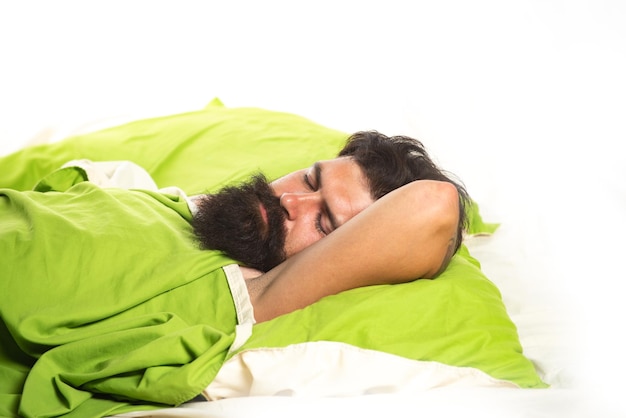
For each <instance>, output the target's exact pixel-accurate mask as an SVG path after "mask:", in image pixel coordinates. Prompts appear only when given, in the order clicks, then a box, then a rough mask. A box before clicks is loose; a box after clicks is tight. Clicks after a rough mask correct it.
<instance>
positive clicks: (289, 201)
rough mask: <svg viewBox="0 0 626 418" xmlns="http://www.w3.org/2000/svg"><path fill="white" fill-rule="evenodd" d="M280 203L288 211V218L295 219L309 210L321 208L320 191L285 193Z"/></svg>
mask: <svg viewBox="0 0 626 418" xmlns="http://www.w3.org/2000/svg"><path fill="white" fill-rule="evenodd" d="M280 205H281V206H282V207H283V209H285V212H287V219H289V220H294V219H296V218H298V217H299V216H301V215H302V214H303V213H305V212H306V211H308V210H311V209H317V208H319V205H320V196H319V195H318V193H283V194H282V195H281V196H280Z"/></svg>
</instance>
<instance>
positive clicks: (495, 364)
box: [231, 246, 547, 388]
mask: <svg viewBox="0 0 626 418" xmlns="http://www.w3.org/2000/svg"><path fill="white" fill-rule="evenodd" d="M314 341H336V342H341V343H346V344H350V345H353V346H357V347H361V348H364V349H373V350H379V351H383V352H386V353H390V354H395V355H398V356H402V357H405V358H407V359H413V360H422V361H435V362H440V363H443V364H447V365H451V366H458V367H472V368H476V369H479V370H481V371H483V372H485V373H487V374H488V375H490V376H491V377H493V378H495V379H499V380H504V381H507V382H511V383H514V384H516V385H518V386H520V387H527V388H531V387H532V388H538V387H546V386H547V385H546V384H544V383H543V382H542V381H541V379H540V378H539V377H538V375H537V373H536V371H535V368H534V366H533V364H532V363H531V362H530V360H528V359H527V358H526V357H525V356H524V355H523V353H522V347H521V345H520V342H519V339H518V334H517V328H516V327H515V325H514V324H513V322H512V321H511V320H510V318H509V316H508V314H507V312H506V309H505V306H504V304H503V303H502V298H501V295H500V292H499V290H498V289H497V288H496V286H495V285H494V284H493V283H492V282H491V281H489V280H488V279H487V278H486V277H485V275H484V274H483V273H482V272H481V270H480V264H479V263H478V261H477V260H476V259H474V258H473V257H471V256H470V254H469V252H468V250H467V248H466V247H465V246H462V248H461V250H460V251H459V253H458V254H457V255H455V256H454V257H453V259H452V261H451V263H450V266H449V267H448V268H447V269H446V270H445V271H444V272H443V273H442V274H441V275H440V276H439V277H438V278H437V279H436V280H417V281H414V282H410V283H405V284H400V285H381V286H369V287H363V288H359V289H353V290H349V291H347V292H343V293H340V294H338V295H334V296H329V297H326V298H324V299H322V300H321V301H319V302H318V303H315V304H313V305H311V306H308V307H306V308H304V309H301V310H299V311H296V312H293V313H291V314H288V315H285V316H281V317H278V318H275V319H273V320H271V321H268V322H264V323H261V324H257V325H255V327H254V333H253V335H252V337H251V338H250V339H249V340H248V341H247V342H246V344H245V345H244V346H243V347H242V348H241V349H240V350H239V351H238V352H237V354H240V353H242V352H245V351H247V350H254V349H258V348H261V347H287V346H289V345H290V344H298V343H306V342H314ZM337 349H341V348H340V346H338V347H337ZM231 357H232V356H231ZM273 359H274V360H276V362H277V363H278V362H280V356H277V355H274V356H273ZM266 361H267V360H266ZM301 363H302V364H306V363H307V362H306V359H301ZM265 366H266V367H268V368H269V366H268V365H265Z"/></svg>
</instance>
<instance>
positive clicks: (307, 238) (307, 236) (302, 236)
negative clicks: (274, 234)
mask: <svg viewBox="0 0 626 418" xmlns="http://www.w3.org/2000/svg"><path fill="white" fill-rule="evenodd" d="M321 238H322V236H321V235H320V234H319V233H318V232H317V230H314V231H311V230H310V229H309V228H304V227H303V225H294V227H293V228H291V229H289V230H288V231H287V236H286V237H285V254H286V256H287V257H291V256H292V255H294V254H297V253H299V252H300V251H302V250H304V249H305V248H306V247H308V246H310V245H312V244H314V243H315V242H317V241H319V240H320V239H321Z"/></svg>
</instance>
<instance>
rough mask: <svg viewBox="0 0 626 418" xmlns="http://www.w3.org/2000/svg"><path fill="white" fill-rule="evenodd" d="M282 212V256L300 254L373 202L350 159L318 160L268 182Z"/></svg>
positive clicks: (362, 178) (365, 182)
mask: <svg viewBox="0 0 626 418" xmlns="http://www.w3.org/2000/svg"><path fill="white" fill-rule="evenodd" d="M271 186H272V189H273V190H274V194H275V196H277V197H278V198H279V199H280V205H281V207H282V208H283V210H284V211H285V214H286V220H285V234H286V235H285V254H286V256H287V257H291V256H292V255H294V254H296V253H298V252H300V251H302V250H303V249H305V248H306V247H308V246H309V245H311V244H313V243H314V242H316V241H318V240H320V239H321V238H323V237H325V236H326V235H328V234H330V233H331V232H332V231H334V230H335V229H337V228H338V227H340V226H341V225H343V224H344V223H346V222H347V221H348V220H349V219H351V218H352V217H354V216H355V215H356V214H358V213H359V212H361V211H362V210H363V209H365V208H366V207H368V206H369V205H371V204H372V203H373V199H372V197H371V195H370V191H369V187H368V185H367V179H366V177H365V174H364V173H363V170H361V167H359V165H358V164H357V163H356V162H354V160H352V159H351V158H349V157H342V158H335V159H333V160H325V161H319V162H317V163H315V164H314V165H313V166H311V167H309V168H306V169H303V170H299V171H295V172H293V173H291V174H288V175H286V176H284V177H281V178H279V179H277V180H275V181H273V182H272V183H271Z"/></svg>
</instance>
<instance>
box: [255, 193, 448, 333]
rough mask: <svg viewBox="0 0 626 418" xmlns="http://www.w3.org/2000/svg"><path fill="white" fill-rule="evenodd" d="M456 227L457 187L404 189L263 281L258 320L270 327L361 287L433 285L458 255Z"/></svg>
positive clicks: (370, 208)
mask: <svg viewBox="0 0 626 418" xmlns="http://www.w3.org/2000/svg"><path fill="white" fill-rule="evenodd" d="M457 224H458V195H457V193H456V189H455V188H454V186H452V185H450V184H449V183H441V182H434V181H418V182H414V183H411V184H409V185H406V186H404V187H402V188H400V189H398V190H396V191H394V192H392V193H389V194H388V195H387V196H384V197H383V198H381V199H379V200H378V201H377V202H375V203H374V204H372V205H371V206H370V207H369V208H367V209H365V210H364V211H363V212H361V213H360V214H358V215H357V216H355V217H354V218H353V219H351V220H350V221H349V222H347V223H346V224H345V225H343V226H342V227H341V228H339V229H337V230H336V231H334V232H333V233H332V234H330V235H329V236H328V237H326V238H324V239H322V240H320V241H319V242H317V243H315V244H314V245H312V246H310V247H309V248H307V249H305V250H304V251H302V252H301V253H299V254H297V255H296V256H294V257H292V258H290V259H288V260H287V261H286V262H285V263H283V264H281V265H279V266H278V267H276V268H275V269H273V270H272V271H270V272H268V273H266V275H264V277H262V278H261V280H263V281H265V282H266V283H267V286H265V287H264V288H263V291H262V292H260V293H259V294H258V295H255V297H254V298H253V303H254V305H255V316H256V317H257V320H258V321H263V320H266V319H271V318H273V317H275V316H277V315H281V314H283V313H287V312H290V311H293V310H295V309H299V308H302V307H304V306H307V305H309V304H311V303H314V302H316V301H317V300H319V299H320V298H322V297H324V296H328V295H331V294H335V293H338V292H341V291H344V290H348V289H352V288H356V287H361V286H368V285H373V284H384V283H400V282H406V281H410V280H414V279H418V278H426V277H434V276H435V275H436V274H437V273H438V272H439V271H440V269H441V267H442V264H444V260H446V258H448V259H449V256H447V255H449V253H450V251H451V250H450V248H454V239H455V236H456V227H457Z"/></svg>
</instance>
